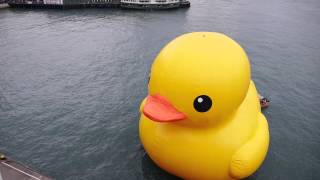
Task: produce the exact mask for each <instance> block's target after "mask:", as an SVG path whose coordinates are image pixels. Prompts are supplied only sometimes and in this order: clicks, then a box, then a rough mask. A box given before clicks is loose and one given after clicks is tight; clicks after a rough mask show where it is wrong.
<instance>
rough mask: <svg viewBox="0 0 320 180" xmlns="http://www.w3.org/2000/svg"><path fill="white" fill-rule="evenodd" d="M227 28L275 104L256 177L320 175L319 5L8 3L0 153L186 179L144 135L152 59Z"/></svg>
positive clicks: (73, 169)
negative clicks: (152, 154)
mask: <svg viewBox="0 0 320 180" xmlns="http://www.w3.org/2000/svg"><path fill="white" fill-rule="evenodd" d="M192 31H217V32H222V33H225V34H227V35H228V36H230V37H232V38H233V39H235V40H236V41H237V42H239V43H240V44H241V45H242V46H243V48H244V49H245V50H246V52H247V54H248V56H249V58H250V61H251V68H252V78H253V80H254V81H255V82H256V85H257V88H258V89H259V91H260V93H261V94H263V95H264V96H266V97H268V98H269V99H270V100H271V106H270V107H269V108H268V109H266V110H264V114H265V115H266V117H267V119H268V122H269V127H270V135H271V139H270V140H271V141H270V148H269V152H268V155H267V158H266V160H265V161H264V163H263V165H262V166H261V168H260V169H259V170H258V171H257V172H256V173H255V174H254V175H253V176H252V177H250V178H249V179H255V180H269V179H272V180H293V179H297V180H311V179H320V171H319V169H320V114H319V113H320V51H319V50H320V1H319V0H306V1H292V0H270V1H265V0H243V1H226V0H193V1H191V7H190V8H189V9H176V10H169V11H132V10H121V9H70V10H59V9H49V10H48V9H36V10H35V9H11V8H7V9H0V152H2V153H4V154H6V155H8V156H10V157H11V158H13V159H16V160H18V161H20V162H22V163H24V164H27V165H28V166H30V167H33V168H34V169H35V170H36V171H38V172H40V173H42V174H44V175H46V176H50V177H53V178H55V179H66V180H71V179H178V178H177V177H174V176H172V175H169V174H167V173H166V172H164V171H162V170H161V169H159V168H158V167H157V166H156V165H155V164H154V163H153V162H152V161H151V160H150V159H149V158H148V156H147V155H146V153H145V152H144V150H143V147H142V146H141V144H140V141H139V135H138V120H139V112H138V110H139V104H140V102H141V100H142V99H143V98H144V97H145V96H146V95H147V81H148V74H149V69H150V65H151V63H152V62H153V59H154V58H155V56H156V55H157V53H158V52H159V50H160V49H161V48H162V47H163V46H164V45H165V44H166V43H168V42H169V41H170V40H171V39H173V38H175V37H176V36H178V35H180V34H183V33H187V32H192Z"/></svg>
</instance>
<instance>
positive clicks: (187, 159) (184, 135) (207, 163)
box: [140, 82, 269, 180]
mask: <svg viewBox="0 0 320 180" xmlns="http://www.w3.org/2000/svg"><path fill="white" fill-rule="evenodd" d="M257 98H258V96H257V91H256V88H255V86H254V83H253V82H251V85H250V88H249V91H248V94H247V96H246V98H245V100H244V102H243V103H242V104H241V106H240V108H239V110H238V111H237V112H235V113H234V114H233V115H231V116H230V118H231V119H232V120H230V122H229V123H228V124H221V125H220V126H219V128H217V127H206V128H202V127H199V128H194V127H189V126H184V125H182V124H181V123H182V122H176V123H159V122H154V121H152V120H150V119H149V118H148V117H146V116H144V115H143V116H141V119H140V137H141V140H142V143H143V144H144V148H145V150H146V151H147V152H148V154H149V155H150V157H151V158H152V160H153V161H155V162H156V163H157V164H158V165H159V166H160V167H162V168H164V169H166V170H167V171H168V172H170V173H172V174H175V175H176V176H179V177H182V178H185V179H213V177H214V179H221V180H228V179H234V178H243V177H245V176H247V175H250V174H251V173H253V172H254V171H255V170H256V169H257V168H258V167H259V166H260V164H261V163H262V161H263V159H264V157H265V154H266V152H267V149H268V144H269V134H268V133H269V131H268V124H267V122H266V119H265V117H264V116H263V114H262V113H261V112H260V110H259V109H260V106H259V103H258V100H257ZM142 105H143V104H142ZM253 110H255V111H253ZM252 140H253V141H252ZM247 143H251V144H252V146H253V147H252V149H249V151H248V152H247V153H248V156H249V157H243V159H242V158H241V157H238V159H237V160H239V161H235V159H234V162H233V163H234V164H233V165H232V157H233V156H234V155H235V154H236V152H237V151H238V150H240V149H241V148H242V147H243V146H245V145H246V144H247ZM249 154H250V155H249ZM251 154H252V157H250V156H251ZM256 159H257V160H256ZM232 168H233V169H234V170H233V171H234V172H233V174H232V171H231V170H232ZM232 176H234V177H232ZM237 176H238V177H237Z"/></svg>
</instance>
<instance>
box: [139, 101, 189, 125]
mask: <svg viewBox="0 0 320 180" xmlns="http://www.w3.org/2000/svg"><path fill="white" fill-rule="evenodd" d="M143 114H144V115H145V116H147V117H148V118H149V119H151V120H153V121H156V122H174V121H180V120H184V119H186V118H187V116H186V115H185V114H183V113H182V112H180V111H178V110H177V109H176V108H175V107H174V106H173V105H172V104H171V103H170V102H169V101H168V100H166V99H165V97H163V96H160V95H152V96H151V95H148V97H147V101H146V104H145V105H144V107H143Z"/></svg>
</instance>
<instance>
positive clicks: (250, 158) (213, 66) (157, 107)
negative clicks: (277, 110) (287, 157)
mask: <svg viewBox="0 0 320 180" xmlns="http://www.w3.org/2000/svg"><path fill="white" fill-rule="evenodd" d="M140 111H141V118H140V125H139V128H140V130H139V131H140V139H141V142H142V144H143V146H144V148H145V150H146V152H147V153H148V155H149V156H150V157H151V159H152V160H153V161H154V162H155V163H156V164H157V165H158V166H160V167H161V168H163V169H164V170H166V171H167V172H169V173H172V174H174V175H176V176H179V177H181V178H184V179H197V180H200V179H201V180H203V179H216V180H229V179H242V178H245V177H247V176H249V175H251V174H252V173H254V172H255V171H256V170H257V169H258V167H259V166H260V165H261V163H262V162H263V160H264V158H265V156H266V153H267V150H268V146H269V130H268V123H267V121H266V119H265V117H264V115H263V114H262V113H261V111H260V104H259V100H258V95H257V90H256V88H255V85H254V83H253V81H251V79H250V65H249V61H248V58H247V55H246V53H245V52H244V50H243V49H242V48H241V47H240V45H239V44H237V43H236V42H235V41H233V40H232V39H230V38H229V37H227V36H225V35H223V34H219V33H212V32H196V33H189V34H185V35H182V36H180V37H178V38H176V39H174V40H173V41H171V42H170V43H169V44H168V45H166V46H165V47H164V48H163V49H162V50H161V52H160V53H159V55H158V56H157V58H156V59H155V61H154V63H153V65H152V69H151V75H150V82H149V95H148V96H147V97H146V98H145V99H144V100H143V102H142V104H141V107H140Z"/></svg>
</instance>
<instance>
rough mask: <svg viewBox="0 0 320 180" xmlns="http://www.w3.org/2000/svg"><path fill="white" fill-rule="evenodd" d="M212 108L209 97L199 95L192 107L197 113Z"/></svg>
mask: <svg viewBox="0 0 320 180" xmlns="http://www.w3.org/2000/svg"><path fill="white" fill-rule="evenodd" d="M211 106H212V100H211V98H210V97H209V96H206V95H201V96H198V97H196V99H195V100H194V101H193V107H194V108H195V109H196V110H197V111H198V112H207V111H208V110H209V109H210V108H211Z"/></svg>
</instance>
